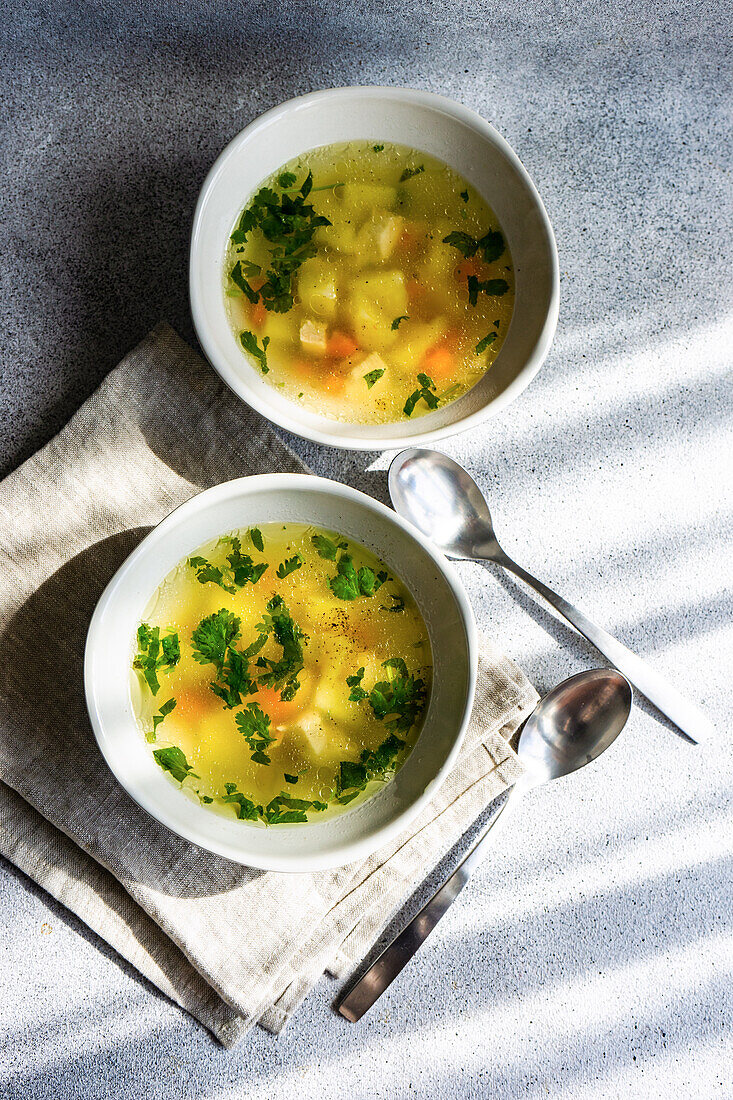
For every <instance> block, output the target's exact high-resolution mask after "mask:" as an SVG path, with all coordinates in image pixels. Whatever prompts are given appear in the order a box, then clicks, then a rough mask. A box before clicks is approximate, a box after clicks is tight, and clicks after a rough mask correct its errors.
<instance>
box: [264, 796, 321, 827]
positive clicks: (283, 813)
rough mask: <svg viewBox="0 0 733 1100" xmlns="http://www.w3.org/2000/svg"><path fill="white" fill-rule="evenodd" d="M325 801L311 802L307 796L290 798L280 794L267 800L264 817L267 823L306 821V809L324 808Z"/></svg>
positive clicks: (281, 823) (282, 823) (279, 823)
mask: <svg viewBox="0 0 733 1100" xmlns="http://www.w3.org/2000/svg"><path fill="white" fill-rule="evenodd" d="M326 808H327V807H326V803H325V802H311V801H310V799H307V798H291V797H290V795H288V794H285V792H283V793H282V794H278V795H275V797H274V798H273V799H272V800H271V801H270V802H268V804H267V806H266V807H265V811H264V818H265V821H266V822H267V824H268V825H284V824H286V823H288V822H295V821H307V820H308V818H307V816H306V811H307V810H325V809H326Z"/></svg>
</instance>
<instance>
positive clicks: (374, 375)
mask: <svg viewBox="0 0 733 1100" xmlns="http://www.w3.org/2000/svg"><path fill="white" fill-rule="evenodd" d="M384 371H385V367H376V368H375V369H374V370H370V371H367V373H366V374H363V375H362V378H363V379H364V381H365V382H366V384H367V389H368V390H370V389H371V388H372V386H373V385H374V383H375V382H378V381H379V379H380V378H381V377H382V375H383V374H384Z"/></svg>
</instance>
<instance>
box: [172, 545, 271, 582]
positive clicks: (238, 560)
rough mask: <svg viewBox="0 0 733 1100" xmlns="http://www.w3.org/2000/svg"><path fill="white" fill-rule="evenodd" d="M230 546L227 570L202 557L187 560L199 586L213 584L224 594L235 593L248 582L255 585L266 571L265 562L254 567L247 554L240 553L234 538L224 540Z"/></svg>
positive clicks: (239, 546) (239, 547)
mask: <svg viewBox="0 0 733 1100" xmlns="http://www.w3.org/2000/svg"><path fill="white" fill-rule="evenodd" d="M224 541H227V542H229V543H230V544H231V547H232V549H231V552H230V553H229V554H227V561H228V563H229V568H228V570H227V569H222V568H220V567H219V566H218V565H212V564H211V562H210V561H207V559H206V558H202V557H193V558H189V559H188V564H189V565H190V566H191V568H192V569H195V570H196V577H197V579H198V580H199V582H200V583H201V584H207V583H208V582H210V581H211V582H213V583H214V584H218V585H219V586H220V587H221V588H223V589H224V591H225V592H231V593H235V592H236V591H237V588H242V586H243V585H245V584H247V582H250V583H251V584H257V581H258V580H259V579H260V577H261V576H262V574H263V573H264V572H265V571H266V570H267V568H268V566H267V562H260V563H259V565H255V564H254V562H253V561H252V558H251V557H250V556H249V554H243V553H242V544H241V542H240V541H239V539H238V538H237V537H236V535H235V536H233V537H228V538H227V539H226V540H224Z"/></svg>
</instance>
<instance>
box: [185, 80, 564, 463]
mask: <svg viewBox="0 0 733 1100" xmlns="http://www.w3.org/2000/svg"><path fill="white" fill-rule="evenodd" d="M379 97H391V98H392V99H393V100H397V101H400V102H403V103H408V104H409V103H413V104H415V105H416V106H423V107H429V108H432V109H434V110H439V111H441V113H443V114H447V115H449V116H451V117H452V118H453V119H455V121H457V122H459V123H463V124H464V125H466V126H467V127H470V128H472V129H473V130H475V131H477V132H478V133H479V134H480V135H481V136H482V137H484V138H485V139H486V140H488V141H489V142H490V143H491V144H493V145H495V146H497V147H498V148H499V151H500V152H501V153H502V154H503V156H504V157H505V158H506V159H507V160H508V161H509V162H510V164H511V165H512V167H513V168H514V170H515V171H516V172H517V174H518V175H519V176H520V177H521V178H522V181H523V183H524V186H525V187H526V189H527V191H528V193H529V194H530V195H531V197H532V200H533V202H534V205H535V207H536V210H537V213H538V215H539V218H540V222H541V227H542V230H543V231H544V234H545V237H546V239H547V244H548V248H549V259H550V264H549V267H550V283H551V292H550V301H549V305H548V309H547V314H546V316H545V320H544V324H543V326H542V330H541V332H540V335H539V337H538V339H537V341H536V343H535V346H534V348H533V350H532V353H531V354H530V356H529V357H528V359H527V361H526V362H525V363H524V365H523V366H522V368H521V369H520V370H519V372H518V373H517V375H516V377H515V378H513V379H512V381H511V382H510V383H509V385H508V386H507V387H506V388H505V389H504V390H502V392H501V393H500V394H498V395H497V396H496V397H494V398H492V399H491V400H490V401H488V402H487V403H486V404H485V405H484V406H483V407H482V408H480V409H477V410H476V411H475V412H472V413H469V414H468V415H467V416H464V417H462V418H461V419H460V420H458V421H456V422H455V423H453V424H446V425H444V426H443V427H441V428H433V429H430V430H428V431H420V430H419V429H418V430H417V431H413V432H411V433H406V434H405V435H404V436H384V437H379V436H377V435H375V436H374V437H373V438H370V439H369V440H361V439H355V438H350V437H348V436H342V435H340V434H339V430H338V429H339V421H338V420H334V421H333V422H332V423H333V428H332V429H324V428H317V427H314V426H310V425H307V424H302V423H300V421H299V420H298V417H297V415H296V413H295V412H294V413H293V414H292V415H291V414H289V413H285V412H282V411H281V410H277V411H276V410H274V409H273V408H272V406H271V404H270V402H269V401H268V400H267V399H264V398H262V397H261V396H260V394H259V393H258V392H256V391H253V390H251V389H250V387H249V385H248V382H247V379H246V378H245V377H243V375H242V374H240V373H238V372H237V370H235V369H234V367H233V366H232V365H231V364H230V362H229V361H228V359H227V358H226V356H224V355H220V354H219V350H218V347H217V345H216V343H215V341H214V340H213V339H210V338H209V325H208V321H207V317H206V313H205V310H204V308H203V304H202V301H201V298H200V295H199V287H198V282H197V280H196V277H195V272H196V270H197V263H198V259H199V242H200V240H201V221H202V218H203V215H204V210H205V207H206V204H207V202H208V199H209V195H210V194H211V192H212V191H213V190H214V188H215V187H216V185H217V183H218V179H219V176H220V175H221V174H222V172H223V171H224V169H225V167H226V163H227V161H228V160H229V158H230V157H231V156H233V155H234V153H235V152H236V151H238V150H239V148H240V147H241V146H242V145H244V144H246V142H248V141H249V140H250V138H251V137H252V136H253V135H254V134H255V133H257V131H259V130H261V129H263V128H265V127H268V126H270V125H272V124H273V123H277V122H278V121H279V120H280V119H281V118H283V117H284V116H285V115H287V114H290V113H291V112H293V111H295V110H297V109H299V108H302V107H305V106H312V105H318V104H319V103H323V102H326V101H328V100H333V99H343V100H346V101H349V100H354V99H364V98H370V99H374V98H379ZM188 285H189V299H190V304H191V315H192V318H193V324H194V329H195V331H196V335H197V337H198V340H199V343H200V345H201V347H202V349H203V352H204V354H205V356H206V358H207V360H208V362H209V363H210V364H211V366H212V367H213V368H214V370H215V371H216V372H217V374H218V375H219V377H220V378H221V379H222V381H223V382H225V383H226V385H227V386H228V387H229V388H230V389H231V390H232V392H233V393H235V394H236V395H237V397H239V399H240V400H241V401H244V402H245V403H246V404H248V405H249V406H250V407H251V408H253V409H255V411H256V412H258V413H259V414H260V415H261V416H264V417H265V418H266V419H267V420H269V421H271V422H272V423H274V424H277V425H278V427H280V428H283V429H284V430H285V431H289V432H292V434H293V435H296V436H299V437H300V438H301V439H309V440H311V441H312V442H314V443H321V444H324V445H325V446H329V447H335V448H339V449H343V450H350V451H382V450H389V451H394V450H401V449H403V448H404V447H408V446H409V447H419V446H424V445H426V444H430V443H435V442H436V441H438V440H440V439H445V438H446V437H448V436H453V435H458V434H460V433H461V432H464V431H469V430H470V429H472V428H474V427H476V426H477V425H478V424H481V423H483V422H484V421H485V420H488V419H489V418H490V417H491V416H494V415H496V414H497V413H498V412H500V411H501V410H502V409H503V408H505V407H506V406H507V405H509V404H510V403H511V402H512V401H513V400H514V399H515V398H516V397H518V396H519V394H520V393H522V392H523V391H524V390H525V389H526V388H527V386H528V385H529V384H530V382H531V381H532V379H533V378H534V377H535V375H536V374H537V372H538V371H539V369H540V367H541V366H542V364H543V362H544V361H545V359H546V358H547V354H548V352H549V350H550V347H551V346H552V341H553V339H554V336H555V330H556V329H557V322H558V317H559V306H560V263H559V258H558V252H557V243H556V241H555V234H554V232H553V229H552V224H551V222H550V219H549V217H548V214H547V211H546V209H545V205H544V203H543V202H542V199H541V197H540V194H539V192H538V190H537V188H536V186H535V184H534V182H533V180H532V178H531V176H530V174H529V172H528V171H527V169H526V168H525V167H524V165H523V164H522V162H521V160H520V159H519V157H518V156H517V154H516V153H515V152H514V150H513V149H512V147H511V145H509V143H508V141H507V140H506V139H505V138H504V137H502V135H501V134H500V133H499V131H498V130H496V129H495V127H494V126H492V125H491V123H490V122H487V121H486V119H484V118H482V116H481V115H479V114H478V113H477V112H476V111H474V110H472V109H471V108H470V107H466V106H465V105H464V104H462V103H459V102H457V101H456V100H454V99H450V98H448V97H447V96H443V95H439V94H437V93H435V92H427V91H423V90H422V89H418V88H409V87H391V86H390V85H383V84H367V85H358V84H357V85H344V86H342V87H337V88H326V89H323V90H320V91H315V92H308V93H307V94H305V95H301V96H296V97H294V98H292V99H288V100H286V101H285V102H284V103H280V104H278V105H277V106H275V107H271V108H270V110H268V111H265V112H264V114H261V115H258V117H257V118H255V119H253V120H252V122H250V123H249V124H248V125H247V126H245V128H244V129H243V130H240V132H239V133H238V134H236V135H235V136H234V137H233V138H232V139H231V141H229V142H228V143H227V145H226V146H225V147H224V149H223V150H222V151H221V153H220V154H219V156H218V157H217V158H216V160H215V161H214V163H213V165H212V166H211V168H210V169H209V172H208V173H207V175H206V178H205V179H204V182H203V184H202V186H201V191H200V192H199V197H198V199H197V202H196V208H195V210H194V216H193V222H192V226H191V243H190V248H189V279H188ZM243 391H245V392H246V396H245V392H243ZM296 408H297V407H296V406H295V405H294V406H293V409H294V410H295V409H296ZM420 419H422V418H420ZM417 424H419V421H417V422H416V425H417ZM378 426H379V425H375V427H378Z"/></svg>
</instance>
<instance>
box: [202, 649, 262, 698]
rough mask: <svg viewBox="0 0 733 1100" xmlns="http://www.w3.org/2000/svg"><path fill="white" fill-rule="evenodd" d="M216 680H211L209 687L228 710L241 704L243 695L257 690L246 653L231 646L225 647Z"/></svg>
mask: <svg viewBox="0 0 733 1100" xmlns="http://www.w3.org/2000/svg"><path fill="white" fill-rule="evenodd" d="M218 681H219V682H217V681H216V680H214V681H212V683H210V684H209V687H210V688H211V690H212V691H213V693H214V695H216V696H218V698H219V699H221V700H222V702H223V703H224V706H225V707H228V708H229V710H232V709H233V708H234V707H238V706H239V705H240V704H241V702H242V696H243V695H252V694H254V692H255V691H257V685H256V683H255V682H254V680H253V679H251V677H250V675H249V662H248V660H247V655H246V654H245V653H239V652H238V651H237V650H236V649H234V648H232V646H229V648H228V649H227V652H226V657H225V658H224V664H223V665H222V668H221V671H220V672H219V676H218Z"/></svg>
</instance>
